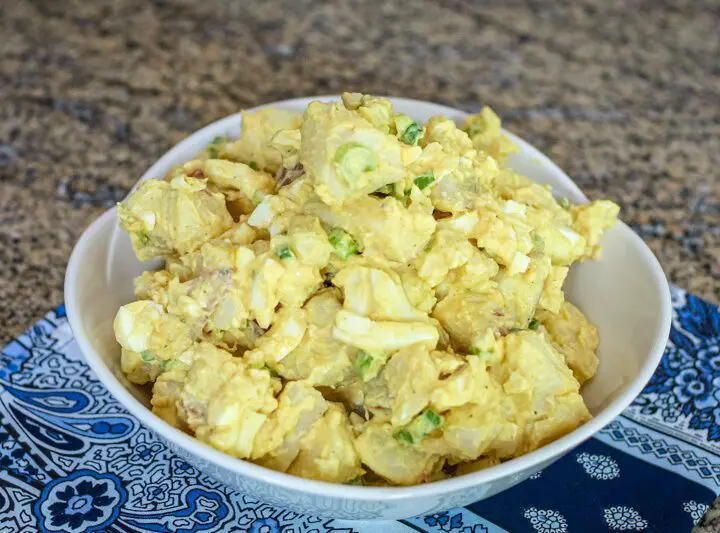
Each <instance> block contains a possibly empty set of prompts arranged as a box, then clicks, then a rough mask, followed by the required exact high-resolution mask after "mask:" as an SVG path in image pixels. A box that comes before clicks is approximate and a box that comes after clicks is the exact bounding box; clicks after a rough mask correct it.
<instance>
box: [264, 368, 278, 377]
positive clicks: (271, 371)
mask: <svg viewBox="0 0 720 533" xmlns="http://www.w3.org/2000/svg"><path fill="white" fill-rule="evenodd" d="M262 370H267V371H268V372H269V373H270V375H271V376H272V377H274V378H276V377H278V376H280V374H278V373H277V372H276V371H275V370H273V369H272V368H270V367H269V366H267V365H265V366H263V367H262Z"/></svg>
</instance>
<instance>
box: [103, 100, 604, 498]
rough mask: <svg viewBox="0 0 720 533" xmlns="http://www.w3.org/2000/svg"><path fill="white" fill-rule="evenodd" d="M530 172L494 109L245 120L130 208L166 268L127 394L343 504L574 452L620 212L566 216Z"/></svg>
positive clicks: (349, 104)
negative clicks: (329, 488) (589, 299)
mask: <svg viewBox="0 0 720 533" xmlns="http://www.w3.org/2000/svg"><path fill="white" fill-rule="evenodd" d="M514 151H516V147H515V146H514V145H513V143H512V142H511V141H510V140H509V139H508V137H507V136H505V135H504V134H503V133H502V130H501V128H500V119H499V118H498V116H497V115H496V114H495V113H494V112H493V111H492V110H490V109H489V108H485V109H483V110H482V111H481V112H480V113H479V114H477V115H474V116H470V117H469V118H468V119H467V120H465V122H464V123H462V124H456V123H455V122H453V121H452V120H450V119H448V118H446V117H442V116H435V117H432V118H431V119H430V120H429V121H428V122H427V123H425V124H421V123H419V122H417V121H415V120H414V119H413V118H412V117H409V116H407V115H405V114H403V113H399V112H397V111H396V110H394V109H393V106H392V105H391V103H390V102H389V101H388V100H386V99H383V98H377V97H373V96H368V95H362V94H357V93H345V94H344V95H343V97H342V102H336V103H323V102H313V103H311V104H310V105H309V106H308V107H307V109H305V111H304V112H303V113H294V112H289V111H285V110H281V109H263V110H261V111H256V112H252V113H243V117H242V135H241V136H240V138H238V139H226V138H216V139H215V140H213V142H212V143H211V144H210V145H209V146H207V148H206V149H205V150H204V151H203V152H202V153H200V154H198V155H197V158H196V159H193V160H192V161H189V162H187V163H185V164H183V165H181V166H178V167H177V168H175V169H173V170H172V171H171V172H170V173H169V174H168V175H167V176H165V177H164V179H161V180H150V181H146V182H144V183H142V184H141V185H140V186H139V187H138V189H137V190H136V191H134V192H133V193H132V194H131V195H130V196H129V197H128V198H127V199H126V200H125V201H124V202H122V203H121V204H119V206H118V216H119V219H120V225H121V226H122V228H123V229H124V230H125V231H127V233H128V234H129V236H130V239H131V241H132V245H133V248H134V250H135V253H136V254H137V257H138V258H139V259H141V260H147V259H150V258H162V260H163V261H164V263H163V268H162V269H160V270H155V271H148V272H145V273H143V274H142V275H141V276H140V277H138V278H137V279H136V280H135V294H136V297H137V300H136V301H134V302H132V303H129V304H127V305H124V306H123V307H121V308H120V310H119V311H118V313H117V317H116V319H115V323H114V328H115V335H116V337H117V341H118V342H119V344H120V345H121V347H122V352H121V363H122V369H123V371H124V372H125V374H126V376H127V378H128V380H129V381H131V382H133V383H136V384H139V385H143V384H148V386H151V387H152V408H153V411H154V413H156V414H157V415H158V416H160V417H162V418H163V419H164V420H166V421H167V422H168V423H169V424H172V425H173V426H176V427H178V428H181V429H183V430H184V431H186V432H188V433H189V434H191V435H194V436H195V438H197V439H199V440H201V441H203V442H205V443H207V444H209V445H210V446H213V447H214V448H217V449H218V450H221V451H223V452H225V453H227V454H229V455H231V456H234V457H237V458H240V459H245V460H248V461H252V462H254V463H257V464H260V465H263V466H265V467H268V468H272V469H275V470H279V471H282V472H287V473H290V474H294V475H297V476H302V477H305V478H311V479H316V480H323V481H328V482H335V483H350V484H363V485H413V484H417V483H424V482H430V481H434V480H439V479H443V478H446V477H449V476H454V475H462V474H465V473H468V472H472V471H475V470H478V469H481V468H486V467H489V466H492V465H496V464H498V463H500V462H503V461H507V460H509V459H511V458H513V457H517V456H520V455H523V454H525V453H528V452H530V451H532V450H535V449H536V448H538V447H540V446H543V445H544V444H546V443H548V442H551V441H552V440H554V439H557V438H559V437H561V436H562V435H564V434H566V433H568V432H570V431H572V430H573V429H575V428H576V427H577V426H579V425H581V424H583V423H584V422H586V421H587V420H588V419H590V416H591V415H590V413H589V412H588V409H587V407H586V405H585V403H584V401H583V398H582V396H581V395H580V388H581V386H582V385H583V383H584V382H586V381H587V380H589V379H591V378H592V377H593V375H594V374H595V372H596V370H597V367H598V358H597V357H596V354H595V352H596V348H597V346H598V335H597V331H596V328H595V327H594V326H593V325H592V324H591V323H590V322H588V320H587V319H586V318H585V316H584V315H583V313H582V312H581V311H580V310H579V309H578V308H577V307H575V306H573V305H572V304H571V303H570V302H568V301H566V300H565V297H564V294H563V282H564V280H565V277H566V276H567V274H568V269H569V268H570V266H571V265H572V264H573V263H575V262H577V261H583V260H585V259H592V258H595V257H596V256H597V255H598V253H599V244H598V243H599V241H600V238H601V235H602V234H603V232H604V231H605V230H606V229H608V228H609V227H610V226H612V225H613V224H614V223H615V221H616V219H617V215H618V207H617V206H616V205H615V204H614V203H612V202H610V201H603V200H601V201H595V202H592V203H587V204H583V205H570V203H569V202H568V201H567V200H566V199H556V198H554V197H553V195H552V194H551V190H550V187H548V186H544V185H539V184H536V183H533V182H532V181H531V180H530V179H528V178H527V177H525V176H522V175H520V174H518V173H516V172H514V171H513V170H511V168H509V166H507V164H506V159H507V158H508V156H509V155H510V154H512V153H513V152H514Z"/></svg>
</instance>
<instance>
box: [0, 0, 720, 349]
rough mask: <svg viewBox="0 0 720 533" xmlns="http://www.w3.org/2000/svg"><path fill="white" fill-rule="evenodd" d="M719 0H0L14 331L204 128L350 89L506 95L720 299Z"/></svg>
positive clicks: (7, 262) (5, 233) (573, 165)
mask: <svg viewBox="0 0 720 533" xmlns="http://www.w3.org/2000/svg"><path fill="white" fill-rule="evenodd" d="M718 27H720V3H719V2H718V1H717V0H686V1H671V0H615V1H604V0H579V1H572V2H570V1H553V0H548V1H538V0H493V1H486V2H470V1H462V0H438V1H430V0H413V1H412V2H392V1H390V0H388V1H382V0H372V1H361V0H342V1H338V2H332V3H330V2H327V3H326V2H311V1H308V0H276V1H275V0H274V1H265V2H252V3H250V2H239V1H230V0H227V1H217V2H213V1H202V2H194V1H190V0H186V1H162V0H155V1H152V2H149V1H145V0H114V1H112V0H105V1H92V2H90V1H81V0H77V1H62V2H60V1H55V0H34V1H14V0H0V324H2V327H0V344H2V343H4V342H5V341H7V340H9V339H10V338H11V337H12V336H14V335H16V334H18V333H20V332H21V330H22V329H23V328H25V327H26V326H27V325H29V324H30V323H32V322H33V321H34V320H35V319H37V318H39V317H40V316H42V314H44V313H45V312H46V311H47V310H49V309H50V308H52V307H53V306H55V305H56V304H58V303H60V302H61V301H62V282H63V274H64V270H65V264H66V261H67V259H68V256H69V254H70V250H71V247H72V245H73V243H74V242H75V241H76V239H77V238H78V237H79V236H80V233H81V232H82V231H83V229H84V228H85V226H86V225H87V224H88V223H89V222H90V221H91V220H92V219H93V218H95V217H96V216H98V215H99V214H100V213H101V212H102V210H103V209H105V208H107V207H109V206H111V205H112V204H113V203H114V202H116V201H118V200H120V199H121V198H122V197H123V196H124V195H125V193H126V192H127V191H128V189H129V187H130V186H131V185H132V184H133V182H134V181H135V180H136V179H137V178H138V177H139V176H140V175H141V174H142V172H143V171H144V170H145V169H146V168H147V167H148V166H149V165H150V164H151V163H152V162H153V161H154V160H155V159H156V158H158V157H159V156H160V155H161V154H162V153H163V152H164V151H165V150H167V149H168V148H169V147H170V146H172V145H173V144H174V143H176V142H177V141H179V140H180V139H182V138H183V137H184V136H185V135H187V134H188V133H190V132H192V131H193V130H195V129H197V128H199V127H200V126H202V125H204V124H207V123H208V122H211V121H214V120H216V119H218V118H220V117H223V116H225V115H227V114H229V113H233V112H235V111H237V110H238V109H240V108H243V107H248V106H254V105H256V104H260V103H263V102H270V101H274V100H278V99H283V98H287V97H294V96H300V95H312V94H327V93H337V92H340V91H342V90H345V89H347V90H355V91H363V92H374V93H380V94H391V95H402V96H408V97H414V98H420V99H427V100H435V101H438V102H442V103H447V104H450V105H453V106H457V107H460V108H463V109H466V110H469V111H477V110H478V109H479V108H480V107H481V105H483V104H490V105H491V106H493V107H494V108H495V109H496V110H497V111H498V112H499V113H500V114H501V116H502V117H503V118H504V119H505V121H506V125H507V127H508V128H509V129H510V130H512V131H514V132H516V133H518V134H520V135H521V136H523V137H525V138H526V139H528V140H529V141H530V142H532V143H533V144H535V145H536V146H538V147H539V148H540V149H541V150H543V151H545V152H546V153H548V154H549V155H550V156H551V157H552V158H553V159H554V160H555V161H556V162H557V163H559V164H560V166H561V167H563V168H564V169H565V170H566V171H567V172H568V173H569V174H570V175H571V176H572V177H573V178H574V179H575V180H576V181H577V182H578V183H579V185H580V186H581V187H582V188H583V189H584V190H585V192H586V193H587V194H588V195H589V196H590V197H591V198H600V197H608V198H611V199H613V200H615V201H616V202H618V203H619V204H620V205H621V206H622V217H623V219H624V220H625V221H627V222H628V223H630V224H631V225H632V226H633V227H634V228H635V229H636V230H637V231H638V232H639V233H640V234H641V235H642V237H643V238H644V239H645V240H646V241H647V242H648V243H649V244H650V246H651V247H652V249H653V250H654V251H655V253H656V254H657V255H658V257H659V258H660V261H661V263H662V264H663V266H664V268H665V270H666V272H667V274H668V276H669V278H670V279H671V281H673V282H674V283H676V284H678V285H680V286H682V287H685V288H687V289H689V290H691V291H693V292H695V293H697V294H699V295H702V296H703V297H705V298H708V299H710V300H711V301H714V302H716V303H717V302H718V301H720V283H719V282H718V278H720V266H719V264H720V170H719V168H720V62H719V60H718V57H720V31H718Z"/></svg>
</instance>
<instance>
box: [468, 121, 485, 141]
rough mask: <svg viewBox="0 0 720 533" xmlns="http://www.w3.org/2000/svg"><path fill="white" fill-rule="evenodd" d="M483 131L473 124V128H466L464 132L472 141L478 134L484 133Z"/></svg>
mask: <svg viewBox="0 0 720 533" xmlns="http://www.w3.org/2000/svg"><path fill="white" fill-rule="evenodd" d="M482 130H483V129H482V128H481V127H480V126H477V125H475V124H473V125H472V126H468V127H467V128H465V129H464V130H463V131H464V132H465V133H467V134H468V137H470V138H471V139H472V138H473V137H475V135H477V134H478V133H482Z"/></svg>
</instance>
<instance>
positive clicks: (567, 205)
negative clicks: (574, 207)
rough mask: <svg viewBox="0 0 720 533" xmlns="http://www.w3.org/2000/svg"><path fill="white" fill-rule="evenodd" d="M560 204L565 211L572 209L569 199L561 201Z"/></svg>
mask: <svg viewBox="0 0 720 533" xmlns="http://www.w3.org/2000/svg"><path fill="white" fill-rule="evenodd" d="M559 203H560V207H562V208H563V209H569V208H570V200H568V199H567V198H563V199H562V200H560V202H559Z"/></svg>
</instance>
